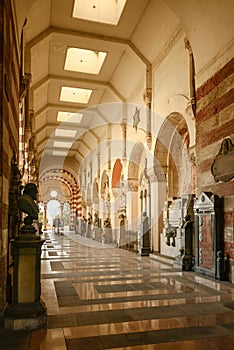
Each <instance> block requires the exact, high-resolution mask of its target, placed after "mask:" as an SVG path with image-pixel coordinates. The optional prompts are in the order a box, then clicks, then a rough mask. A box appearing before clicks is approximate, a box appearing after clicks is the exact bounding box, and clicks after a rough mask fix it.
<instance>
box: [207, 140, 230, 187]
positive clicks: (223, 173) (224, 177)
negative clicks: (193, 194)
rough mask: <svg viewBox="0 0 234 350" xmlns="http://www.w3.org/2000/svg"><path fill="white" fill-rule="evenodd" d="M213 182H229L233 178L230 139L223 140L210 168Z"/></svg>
mask: <svg viewBox="0 0 234 350" xmlns="http://www.w3.org/2000/svg"><path fill="white" fill-rule="evenodd" d="M211 173H212V175H213V176H214V179H215V181H216V182H217V181H224V182H227V181H230V180H231V179H232V178H233V177H234V145H233V143H232V140H231V138H230V137H227V138H225V139H224V140H223V142H222V144H221V147H220V150H219V152H218V154H217V155H216V157H215V160H214V162H213V164H212V166H211Z"/></svg>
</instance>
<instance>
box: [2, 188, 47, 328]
mask: <svg viewBox="0 0 234 350" xmlns="http://www.w3.org/2000/svg"><path fill="white" fill-rule="evenodd" d="M36 198H37V187H36V185H35V184H33V183H28V184H27V185H26V186H25V188H24V192H23V195H22V196H21V197H20V198H19V200H18V207H19V209H20V210H21V211H22V212H24V213H26V214H28V216H26V217H25V219H24V225H23V226H22V228H21V230H20V234H19V235H18V236H16V237H15V239H14V240H13V241H12V244H13V256H14V270H13V271H14V272H13V295H12V303H11V304H9V305H8V307H7V310H6V313H5V317H4V326H5V328H8V329H12V330H22V329H37V328H40V327H43V326H45V325H46V324H47V313H46V307H45V304H44V303H43V301H42V300H41V298H40V295H41V284H40V271H41V246H42V244H43V243H44V240H42V239H41V238H40V236H38V235H36V228H35V227H34V226H33V225H32V224H33V221H34V220H37V219H38V206H37V204H36V203H35V200H36Z"/></svg>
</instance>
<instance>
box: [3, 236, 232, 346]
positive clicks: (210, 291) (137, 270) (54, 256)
mask: <svg viewBox="0 0 234 350" xmlns="http://www.w3.org/2000/svg"><path fill="white" fill-rule="evenodd" d="M41 288H42V298H43V300H44V301H45V302H46V305H47V310H48V326H47V328H46V329H39V330H34V331H31V332H30V331H27V330H25V331H20V332H16V334H17V333H18V335H15V333H14V337H13V338H12V337H11V335H12V333H11V331H6V330H5V331H4V332H3V331H1V330H0V344H1V348H2V349H7V350H15V349H17V350H34V349H54V350H57V349H60V350H73V349H76V350H78V349H82V350H93V349H95V350H104V349H119V350H121V349H126V350H139V349H144V350H152V349H154V350H156V349H160V350H172V349H173V350H174V349H214V350H215V349H225V350H231V349H232V346H233V341H234V334H233V324H234V313H233V307H234V303H233V288H232V287H231V286H230V284H229V283H228V282H218V281H214V280H211V279H208V278H206V277H202V276H199V275H197V274H192V273H189V272H180V271H178V270H177V269H175V268H173V267H172V266H171V265H169V264H167V263H164V262H163V261H161V262H160V261H159V260H155V259H150V258H148V257H139V256H137V255H135V254H132V253H130V252H127V251H125V250H122V249H116V248H115V247H113V246H110V245H105V244H101V243H97V242H95V241H90V240H89V239H87V238H82V237H80V236H75V235H74V234H71V233H70V234H69V233H68V234H65V235H57V234H53V233H52V232H48V233H47V234H46V242H45V244H44V246H43V249H42V259H41Z"/></svg>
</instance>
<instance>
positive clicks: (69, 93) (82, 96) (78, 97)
mask: <svg viewBox="0 0 234 350" xmlns="http://www.w3.org/2000/svg"><path fill="white" fill-rule="evenodd" d="M91 93H92V90H90V89H82V88H75V87H70V86H62V88H61V92H60V101H66V102H74V103H85V104H86V103H88V102H89V99H90V96H91Z"/></svg>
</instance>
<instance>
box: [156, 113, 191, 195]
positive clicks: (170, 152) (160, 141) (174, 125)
mask: <svg viewBox="0 0 234 350" xmlns="http://www.w3.org/2000/svg"><path fill="white" fill-rule="evenodd" d="M189 143H190V138H189V130H188V126H187V123H186V121H185V119H184V117H183V116H182V115H181V114H180V113H177V112H174V113H171V114H170V115H169V116H168V117H167V119H166V120H165V122H164V123H163V125H162V126H161V129H160V131H159V134H158V138H157V141H156V145H155V150H154V173H155V175H156V177H157V179H158V181H159V182H160V181H166V183H167V196H168V198H173V197H180V196H182V195H183V194H187V193H189V192H190V193H191V191H192V188H191V187H192V186H191V183H192V179H191V174H192V171H191V161H190V158H189Z"/></svg>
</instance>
